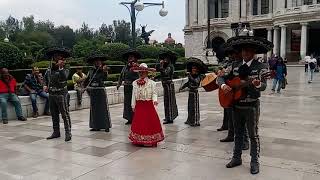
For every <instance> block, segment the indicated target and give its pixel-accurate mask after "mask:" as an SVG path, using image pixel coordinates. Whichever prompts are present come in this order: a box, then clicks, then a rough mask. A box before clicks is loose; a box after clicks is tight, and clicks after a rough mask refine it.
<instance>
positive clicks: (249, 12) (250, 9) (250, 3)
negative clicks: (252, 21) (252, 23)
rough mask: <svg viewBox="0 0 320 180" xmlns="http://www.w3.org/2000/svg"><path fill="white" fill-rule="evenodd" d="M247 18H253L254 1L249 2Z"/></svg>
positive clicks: (248, 0)
mask: <svg viewBox="0 0 320 180" xmlns="http://www.w3.org/2000/svg"><path fill="white" fill-rule="evenodd" d="M247 8H248V9H247V12H248V14H247V16H252V14H253V13H252V11H253V0H247Z"/></svg>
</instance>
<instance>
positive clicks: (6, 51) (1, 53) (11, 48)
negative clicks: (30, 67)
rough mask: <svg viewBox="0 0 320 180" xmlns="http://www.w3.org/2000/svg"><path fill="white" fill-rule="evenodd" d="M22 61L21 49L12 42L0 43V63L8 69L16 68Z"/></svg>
mask: <svg viewBox="0 0 320 180" xmlns="http://www.w3.org/2000/svg"><path fill="white" fill-rule="evenodd" d="M22 63H23V55H22V53H21V51H20V50H19V49H18V48H17V47H16V46H15V45H13V44H10V43H0V65H1V66H3V67H6V68H9V69H14V68H17V66H21V64H22Z"/></svg>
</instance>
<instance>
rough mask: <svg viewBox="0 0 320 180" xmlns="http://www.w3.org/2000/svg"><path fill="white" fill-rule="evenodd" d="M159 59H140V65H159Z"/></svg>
mask: <svg viewBox="0 0 320 180" xmlns="http://www.w3.org/2000/svg"><path fill="white" fill-rule="evenodd" d="M157 61H158V60H157V59H152V58H147V59H140V60H139V63H146V64H155V63H157Z"/></svg>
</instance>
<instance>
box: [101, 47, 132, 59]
mask: <svg viewBox="0 0 320 180" xmlns="http://www.w3.org/2000/svg"><path fill="white" fill-rule="evenodd" d="M127 49H129V46H128V45H126V44H123V43H108V44H104V45H103V46H101V47H100V49H99V50H100V51H101V53H104V54H106V55H108V57H109V59H110V60H113V61H121V60H122V54H123V53H124V52H125V51H126V50H127Z"/></svg>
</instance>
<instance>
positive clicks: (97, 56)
mask: <svg viewBox="0 0 320 180" xmlns="http://www.w3.org/2000/svg"><path fill="white" fill-rule="evenodd" d="M96 59H101V60H102V61H106V60H107V55H105V54H102V53H100V52H93V53H91V55H90V56H88V57H87V59H86V61H87V63H93V61H94V60H96Z"/></svg>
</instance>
